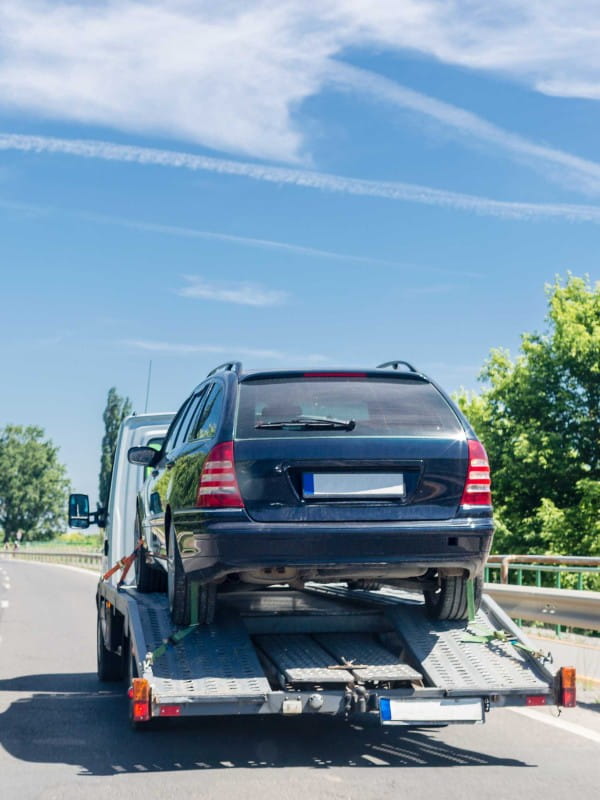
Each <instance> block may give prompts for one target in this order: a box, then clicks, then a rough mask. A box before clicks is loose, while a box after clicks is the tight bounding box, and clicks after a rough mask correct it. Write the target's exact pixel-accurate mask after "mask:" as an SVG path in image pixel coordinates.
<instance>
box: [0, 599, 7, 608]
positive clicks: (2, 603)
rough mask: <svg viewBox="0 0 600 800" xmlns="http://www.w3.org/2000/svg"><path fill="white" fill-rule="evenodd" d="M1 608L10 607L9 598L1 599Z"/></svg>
mask: <svg viewBox="0 0 600 800" xmlns="http://www.w3.org/2000/svg"><path fill="white" fill-rule="evenodd" d="M0 608H8V600H0Z"/></svg>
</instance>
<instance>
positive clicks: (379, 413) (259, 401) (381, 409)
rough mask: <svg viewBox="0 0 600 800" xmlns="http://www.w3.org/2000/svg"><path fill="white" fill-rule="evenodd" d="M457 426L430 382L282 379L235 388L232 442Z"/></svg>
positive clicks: (430, 432)
mask: <svg viewBox="0 0 600 800" xmlns="http://www.w3.org/2000/svg"><path fill="white" fill-rule="evenodd" d="M303 419H306V420H308V419H313V420H316V421H317V423H318V421H319V420H328V419H330V420H336V421H342V422H344V421H353V422H354V423H355V424H354V426H352V425H350V426H348V427H347V428H343V427H341V426H339V427H338V426H337V425H336V426H335V427H332V428H331V429H327V428H326V427H323V426H321V427H318V425H315V427H311V426H310V425H307V426H306V427H303V428H300V427H299V426H295V427H291V428H290V427H284V428H281V427H273V426H269V423H277V422H292V421H293V420H303ZM460 433H462V427H461V424H460V422H459V421H458V418H457V416H456V414H455V413H454V411H453V410H452V408H451V407H450V405H449V404H448V402H447V401H446V400H445V399H444V397H443V396H442V395H441V394H440V392H439V391H438V390H437V389H436V388H435V386H433V385H432V384H430V383H427V382H423V381H421V380H418V381H417V380H410V379H406V378H405V379H398V378H395V379H390V378H387V379H385V378H384V379H381V378H379V379H378V378H368V379H365V378H359V379H354V378H350V379H348V378H326V379H318V378H302V377H299V378H282V379H273V378H269V379H265V380H260V379H256V380H251V381H245V382H242V383H241V384H240V395H239V405H238V414H237V425H236V438H237V439H254V438H257V437H260V438H263V437H271V438H273V437H282V436H284V437H293V436H302V437H304V436H319V435H321V436H323V435H327V436H331V435H335V436H440V435H451V436H455V435H459V434H460Z"/></svg>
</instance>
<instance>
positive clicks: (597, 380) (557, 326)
mask: <svg viewBox="0 0 600 800" xmlns="http://www.w3.org/2000/svg"><path fill="white" fill-rule="evenodd" d="M546 291H547V296H548V315H547V330H546V332H545V333H543V334H538V333H525V334H523V336H522V337H521V352H520V354H519V355H518V357H517V359H516V360H515V361H513V360H511V358H510V356H509V354H508V353H507V352H506V351H505V350H492V352H491V354H490V357H489V359H488V361H487V362H486V364H485V366H484V368H483V370H482V372H481V375H480V380H482V381H483V382H484V384H485V388H484V390H483V392H482V393H481V394H480V395H472V394H468V393H465V392H463V393H462V394H460V395H459V397H458V398H457V399H458V402H459V405H460V407H461V408H462V410H463V411H464V413H465V414H466V415H467V417H468V418H469V420H470V422H471V424H472V425H473V427H474V428H475V430H476V431H477V433H478V435H479V436H480V437H481V438H482V440H483V443H484V445H485V447H486V449H487V452H488V456H489V458H490V465H491V468H492V480H493V490H494V503H495V508H496V512H497V520H498V531H497V535H496V540H495V549H496V550H497V551H498V550H499V551H503V552H515V553H523V552H527V551H529V552H549V553H565V554H576V555H577V554H578V555H591V554H598V553H599V552H600V283H597V284H596V285H595V286H592V285H591V283H590V281H589V279H588V278H585V279H584V278H578V277H574V276H572V275H570V274H569V275H568V276H567V279H566V281H565V282H563V281H561V280H560V279H559V278H557V279H556V281H555V283H554V284H552V285H549V286H547V287H546Z"/></svg>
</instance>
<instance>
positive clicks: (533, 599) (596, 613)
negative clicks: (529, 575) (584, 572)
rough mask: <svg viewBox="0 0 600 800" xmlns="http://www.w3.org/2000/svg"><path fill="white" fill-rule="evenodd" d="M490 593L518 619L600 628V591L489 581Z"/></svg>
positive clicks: (595, 629) (507, 611)
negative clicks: (514, 584) (515, 584)
mask: <svg viewBox="0 0 600 800" xmlns="http://www.w3.org/2000/svg"><path fill="white" fill-rule="evenodd" d="M484 592H485V593H486V594H489V595H490V596H491V597H492V598H493V599H494V600H495V601H496V602H497V603H498V605H500V606H501V607H502V609H503V610H504V611H505V612H506V613H507V614H508V615H509V616H510V617H513V618H515V619H525V620H528V621H530V622H546V623H550V624H552V625H568V626H569V627H572V628H583V629H586V630H593V631H599V630H600V592H591V591H580V590H577V589H548V588H544V587H538V586H513V585H512V584H502V583H486V584H485V586H484Z"/></svg>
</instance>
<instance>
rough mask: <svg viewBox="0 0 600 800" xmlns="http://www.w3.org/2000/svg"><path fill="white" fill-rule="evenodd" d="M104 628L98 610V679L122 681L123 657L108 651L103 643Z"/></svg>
mask: <svg viewBox="0 0 600 800" xmlns="http://www.w3.org/2000/svg"><path fill="white" fill-rule="evenodd" d="M103 628H104V626H103V624H102V619H101V615H100V610H98V621H97V625H96V655H97V663H98V678H99V680H101V681H122V680H123V655H122V652H121V653H120V654H119V653H113V652H112V650H109V649H108V648H107V646H106V643H105V641H104V630H103Z"/></svg>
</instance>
